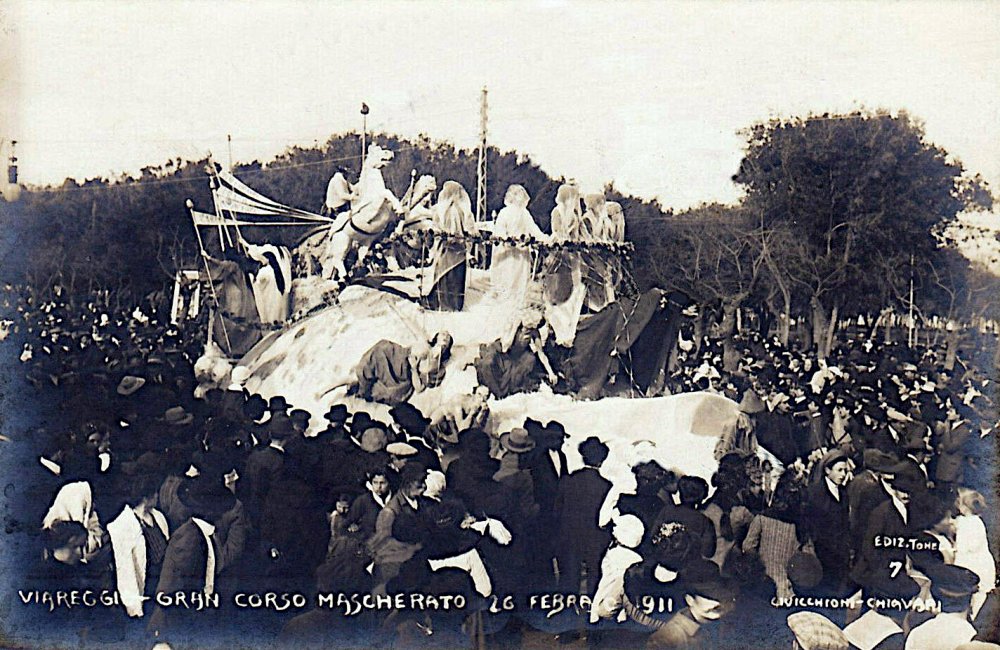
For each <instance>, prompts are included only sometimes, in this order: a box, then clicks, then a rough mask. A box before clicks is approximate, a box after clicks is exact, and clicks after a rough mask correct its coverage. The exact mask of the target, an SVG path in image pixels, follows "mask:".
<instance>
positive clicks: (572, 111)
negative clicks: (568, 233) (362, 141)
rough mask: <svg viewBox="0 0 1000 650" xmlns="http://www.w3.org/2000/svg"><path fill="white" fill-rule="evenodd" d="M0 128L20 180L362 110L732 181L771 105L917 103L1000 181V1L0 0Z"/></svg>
mask: <svg viewBox="0 0 1000 650" xmlns="http://www.w3.org/2000/svg"><path fill="white" fill-rule="evenodd" d="M0 27H2V31H0V39H2V41H0V84H2V87H0V138H3V139H5V143H4V150H3V151H4V156H6V154H7V143H6V141H9V140H10V139H11V138H14V139H17V140H18V141H19V144H18V154H19V157H20V160H21V166H20V170H21V178H22V180H23V181H24V182H27V183H50V182H60V181H61V180H62V179H63V178H65V177H67V176H72V177H76V178H83V177H92V176H97V175H107V174H112V173H118V172H120V171H132V170H137V169H138V168H139V167H141V166H142V165H145V164H154V165H155V164H160V163H162V162H165V161H166V160H167V159H168V158H171V157H177V156H181V157H185V158H190V157H196V156H201V155H204V154H205V153H206V152H207V151H209V150H211V151H212V152H213V153H214V154H215V155H216V157H217V158H218V159H220V160H225V159H226V157H227V151H226V149H227V148H226V134H227V133H231V134H232V137H233V155H234V158H235V159H237V160H244V161H245V160H252V159H254V158H258V159H267V158H270V157H272V156H273V155H274V154H276V153H278V152H280V151H282V150H283V149H284V148H285V147H286V146H288V145H291V144H304V145H310V144H312V143H313V141H314V140H319V141H323V140H325V139H326V137H328V136H329V135H330V134H333V133H339V132H344V131H348V130H352V129H360V125H361V119H360V115H359V113H358V109H359V106H360V104H361V102H362V101H365V102H367V103H368V104H369V106H370V107H371V111H372V112H371V115H370V116H369V128H370V129H372V130H376V131H386V132H392V133H397V134H400V135H402V136H415V135H417V134H419V133H426V134H427V135H429V136H430V137H432V138H434V139H444V140H449V141H452V142H454V143H455V144H457V145H458V146H461V147H473V146H475V144H476V141H477V131H478V125H479V115H478V112H479V109H478V99H479V89H480V88H481V87H482V86H483V85H484V84H486V85H487V86H488V87H489V101H490V140H491V142H492V143H493V144H495V145H497V146H498V147H500V148H501V149H503V150H509V149H516V150H517V151H519V152H522V153H525V154H529V155H530V156H531V157H532V158H533V159H534V160H535V161H536V162H538V163H539V164H540V165H541V166H542V167H543V168H544V169H545V170H546V171H547V172H549V173H550V174H552V175H554V176H560V175H564V176H567V177H571V178H575V179H577V180H578V181H579V182H581V183H582V184H583V185H584V187H585V188H599V187H600V186H601V185H603V184H604V183H605V182H608V181H614V182H615V184H616V185H618V186H619V187H620V188H622V189H624V190H627V191H630V192H632V193H635V194H637V195H639V196H642V197H646V198H653V197H658V198H660V200H661V201H662V202H663V203H664V204H665V205H668V206H673V207H678V208H682V207H686V206H689V205H692V204H696V203H698V202H700V201H715V200H717V201H732V200H734V199H736V198H737V197H738V196H739V193H738V192H739V191H738V188H737V187H735V186H734V185H733V183H732V182H731V180H730V177H731V176H732V174H733V173H734V172H735V171H736V168H737V165H738V163H739V160H740V157H741V154H742V145H743V141H744V140H743V138H742V136H741V135H740V134H739V133H738V131H739V130H740V129H742V128H745V127H747V126H749V125H750V124H752V123H753V122H754V121H756V120H762V119H767V118H768V117H770V116H774V115H780V116H793V115H805V114H807V113H808V112H809V111H814V112H824V111H848V110H851V109H854V108H858V107H862V106H863V107H869V108H877V107H884V108H888V109H890V110H894V111H895V110H898V109H906V110H908V111H909V112H910V113H911V114H912V115H914V116H917V117H919V118H920V119H922V120H923V121H924V122H925V124H926V129H927V133H928V136H929V138H930V139H931V140H932V141H933V142H935V143H937V144H939V145H941V146H943V147H945V148H946V149H947V150H948V151H949V152H951V153H952V154H953V155H955V156H956V157H958V158H960V159H961V160H962V161H963V163H964V164H965V166H966V168H968V169H970V170H972V171H976V172H980V173H982V174H983V175H984V176H985V177H986V178H987V179H988V180H989V181H990V183H991V184H992V185H993V187H994V188H995V189H996V188H1000V3H996V2H975V3H974V2H945V1H940V2H930V3H920V2H907V3H899V2H835V3H827V4H824V3H817V2H755V3H736V2H717V3H697V4H695V3H670V2H620V3H611V2H554V1H547V2H526V3H506V2H505V3H490V4H485V3H476V2H462V3H452V2H364V3H359V2H352V3H340V2H322V3H321V2H293V1H290V0H286V1H272V2H260V1H250V2H176V1H172V0H171V1H167V0H163V1H158V2H153V1H141V2H140V1H135V0H122V1H110V0H109V1H106V2H79V1H77V2H51V1H45V0H30V1H26V2H20V1H11V0H5V1H4V0H0Z"/></svg>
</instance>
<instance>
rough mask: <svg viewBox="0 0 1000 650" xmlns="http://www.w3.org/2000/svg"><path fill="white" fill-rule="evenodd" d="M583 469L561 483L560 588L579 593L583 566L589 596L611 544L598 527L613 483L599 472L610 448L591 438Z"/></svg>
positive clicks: (584, 452)
mask: <svg viewBox="0 0 1000 650" xmlns="http://www.w3.org/2000/svg"><path fill="white" fill-rule="evenodd" d="M579 449H580V456H582V457H583V464H584V467H583V469H578V470H577V471H575V472H573V473H572V474H570V475H569V476H567V477H566V478H564V479H563V480H562V481H561V482H560V484H559V492H558V494H557V496H556V503H555V513H556V517H557V521H558V528H557V530H558V534H557V536H556V539H557V548H556V561H557V562H558V563H559V587H560V589H561V590H562V591H563V592H564V593H572V594H575V593H579V589H580V578H581V566H582V565H586V567H587V586H586V593H587V594H593V592H594V590H595V589H596V588H597V579H598V578H599V577H600V566H601V557H602V556H603V554H604V551H605V550H607V548H608V544H610V543H611V534H610V533H609V532H608V531H607V530H604V529H602V528H600V527H599V525H598V518H599V515H600V512H601V506H602V505H604V501H605V499H607V497H608V492H610V491H611V481H609V480H607V479H606V478H604V477H603V476H601V473H600V471H599V469H600V467H601V464H602V463H604V460H605V459H606V458H607V457H608V447H607V445H605V444H604V443H603V442H601V441H600V440H599V439H598V438H595V437H594V436H591V437H589V438H587V439H586V440H584V441H583V442H582V443H580V447H579Z"/></svg>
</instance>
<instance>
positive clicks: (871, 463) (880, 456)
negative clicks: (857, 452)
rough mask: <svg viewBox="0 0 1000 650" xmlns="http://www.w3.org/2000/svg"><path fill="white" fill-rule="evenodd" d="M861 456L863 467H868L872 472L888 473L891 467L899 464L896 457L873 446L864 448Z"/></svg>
mask: <svg viewBox="0 0 1000 650" xmlns="http://www.w3.org/2000/svg"><path fill="white" fill-rule="evenodd" d="M862 456H863V460H864V463H865V468H867V469H870V470H872V471H873V472H881V473H885V474H888V473H890V472H891V471H892V468H893V467H895V466H896V465H898V464H899V458H898V457H896V456H894V455H892V454H888V453H886V452H884V451H882V450H881V449H875V448H874V447H869V448H868V449H865V451H864V453H863V455H862Z"/></svg>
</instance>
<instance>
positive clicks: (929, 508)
mask: <svg viewBox="0 0 1000 650" xmlns="http://www.w3.org/2000/svg"><path fill="white" fill-rule="evenodd" d="M951 503H954V499H951V501H950V502H946V501H944V500H943V499H942V498H941V497H939V496H938V495H937V494H935V493H931V492H923V491H918V492H917V494H915V495H914V496H913V500H912V501H911V502H910V507H909V508H908V509H907V510H908V511H909V513H910V516H909V521H908V522H907V523H909V526H910V528H911V529H912V530H915V531H917V530H928V529H930V528H932V527H933V526H934V525H936V524H937V523H938V522H940V521H941V520H942V519H944V518H945V517H946V516H947V515H948V512H949V511H950V510H951Z"/></svg>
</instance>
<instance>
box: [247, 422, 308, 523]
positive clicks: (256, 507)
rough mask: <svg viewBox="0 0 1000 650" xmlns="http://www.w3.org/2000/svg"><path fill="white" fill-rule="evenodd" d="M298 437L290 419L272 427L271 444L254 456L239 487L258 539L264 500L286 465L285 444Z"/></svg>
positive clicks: (250, 458) (256, 450) (251, 455)
mask: <svg viewBox="0 0 1000 650" xmlns="http://www.w3.org/2000/svg"><path fill="white" fill-rule="evenodd" d="M294 433H295V428H294V427H293V426H292V422H291V420H290V419H288V418H285V419H283V420H279V421H278V422H276V423H274V425H273V426H272V427H271V442H270V443H268V445H267V446H264V447H257V448H256V449H254V450H253V451H252V452H250V456H249V457H248V458H247V462H246V467H245V468H244V471H243V473H244V476H243V477H242V478H241V479H240V480H239V482H238V483H237V490H238V496H239V498H240V500H241V501H242V502H243V504H244V506H246V509H247V514H248V515H249V517H250V523H251V525H252V526H253V534H254V536H255V537H256V536H257V535H259V533H260V514H261V510H262V509H263V507H264V498H265V497H266V496H267V493H268V492H269V491H270V490H271V482H272V481H273V480H274V479H275V477H277V476H278V474H279V473H280V472H281V467H282V465H284V462H285V444H286V443H287V442H288V439H289V438H290V437H291V436H292V434H294Z"/></svg>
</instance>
